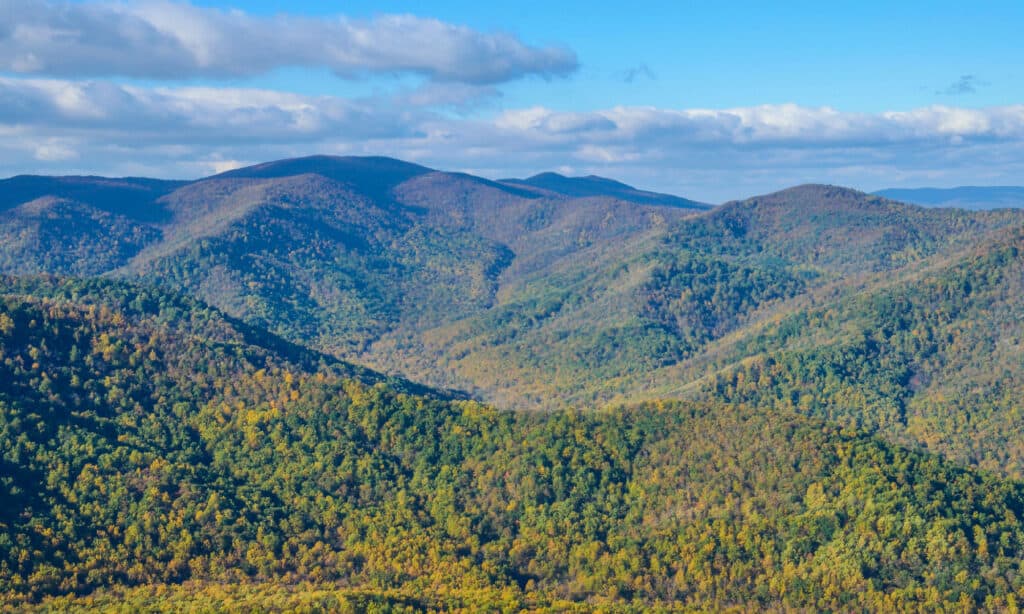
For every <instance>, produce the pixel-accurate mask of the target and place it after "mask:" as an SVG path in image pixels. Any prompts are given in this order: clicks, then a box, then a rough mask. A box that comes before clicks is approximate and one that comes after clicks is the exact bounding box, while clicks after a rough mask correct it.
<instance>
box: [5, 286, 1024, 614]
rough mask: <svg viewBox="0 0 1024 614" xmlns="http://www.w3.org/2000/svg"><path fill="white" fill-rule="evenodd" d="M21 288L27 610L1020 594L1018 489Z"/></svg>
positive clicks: (142, 297) (9, 430) (875, 454)
mask: <svg viewBox="0 0 1024 614" xmlns="http://www.w3.org/2000/svg"><path fill="white" fill-rule="evenodd" d="M2 282H3V283H2V284H0V357H2V360H0V373H2V377H0V467H2V472H0V493H2V497H3V501H4V505H3V506H2V507H0V593H2V594H3V595H4V602H5V604H6V605H7V606H8V607H11V608H15V609H32V608H33V607H37V608H38V609H40V610H62V611H63V610H69V609H71V610H74V609H89V608H93V609H95V608H101V609H103V608H110V607H116V608H119V609H132V610H135V609H148V610H152V609H159V610H181V609H188V608H200V609H211V608H213V609H217V608H235V609H237V608H243V609H256V610H268V609H271V610H272V609H307V610H308V609H314V610H315V609H330V610H338V609H342V608H346V607H348V608H352V609H356V610H359V609H389V608H390V609H400V608H405V609H410V608H411V609H413V610H417V609H420V610H422V609H444V610H452V609H469V610H495V609H499V610H500V609H506V610H521V609H528V610H538V611H552V612H553V611H565V610H566V609H573V608H576V609H579V608H593V607H601V608H608V609H612V610H623V611H650V610H662V609H679V608H688V609H721V608H725V607H730V608H738V609H743V610H750V609H757V610H761V609H773V608H774V609H809V608H813V609H832V610H850V609H855V610H876V611H890V610H892V609H893V608H899V607H915V608H919V609H922V610H936V609H950V608H953V607H954V606H955V607H957V608H966V609H977V608H991V609H996V610H1000V609H1010V608H1012V606H1013V605H1014V604H1015V597H1014V595H1015V594H1016V593H1017V592H1018V591H1020V590H1021V589H1024V584H1022V582H1024V580H1022V578H1024V575H1022V574H1021V573H1020V561H1021V560H1022V557H1024V552H1022V546H1021V544H1024V525H1022V523H1021V520H1020V519H1019V514H1020V510H1021V509H1024V485H1021V484H1020V483H1018V482H1014V481H1011V480H1005V479H1001V478H998V477H995V476H994V475H992V474H990V473H982V472H977V471H973V470H967V469H962V468H959V467H956V466H955V465H952V464H950V463H948V462H946V461H943V460H942V459H940V458H938V457H937V456H934V455H929V454H926V453H922V452H918V451H912V450H907V449H904V448H900V447H898V446H893V445H891V444H888V443H886V442H884V441H881V440H879V439H877V438H874V437H872V436H870V435H868V434H865V433H861V432H857V431H855V430H852V429H845V428H842V427H837V426H831V425H829V424H827V423H825V422H822V421H820V420H816V419H812V418H807V417H804V416H800V415H797V414H795V413H793V412H787V411H783V410H779V411H774V412H765V411H761V410H758V409H755V408H752V407H746V406H742V405H723V404H719V403H710V404H704V403H680V402H673V403H664V402H662V403H651V404H641V405H637V406H632V407H618V408H614V409H609V410H606V411H600V412H586V413H580V412H571V411H569V412H564V411H556V412H548V413H516V412H502V411H499V410H496V409H493V408H489V407H486V406H483V405H480V404H479V403H476V402H473V401H463V400H454V399H451V398H450V397H448V396H446V395H444V394H438V393H432V392H430V391H428V390H419V391H410V392H400V391H398V390H396V389H395V388H394V386H395V385H396V384H398V385H401V382H383V381H381V380H380V379H378V376H376V375H375V374H372V373H368V372H365V371H359V370H358V369H356V370H353V368H352V367H350V366H347V365H344V364H341V363H337V362H336V361H332V360H331V359H329V358H327V357H325V356H323V355H317V354H315V353H312V352H310V351H309V350H305V349H302V348H299V347H296V346H291V345H288V344H285V343H283V342H281V341H280V340H276V339H275V338H274V337H273V336H272V335H269V334H267V333H265V332H261V331H257V330H254V329H246V328H245V327H240V326H239V325H238V324H237V323H235V322H233V321H232V320H231V319H230V318H227V317H225V316H224V315H223V314H221V313H220V312H218V311H217V310H215V309H211V308H210V307H208V306H206V305H203V304H202V303H199V302H196V301H193V300H191V299H188V298H186V297H182V296H180V295H174V294H166V293H163V292H160V291H159V290H154V289H150V288H145V287H141V286H136V285H131V284H125V283H123V282H113V281H108V280H89V281H73V280H71V281H62V280H55V279H52V278H21V279H10V278H5V279H3V280H2ZM396 562H400V564H396Z"/></svg>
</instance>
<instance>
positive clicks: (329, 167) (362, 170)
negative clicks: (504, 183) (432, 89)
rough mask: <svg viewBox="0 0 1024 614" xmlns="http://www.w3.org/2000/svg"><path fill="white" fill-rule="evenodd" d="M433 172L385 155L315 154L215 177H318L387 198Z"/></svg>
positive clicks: (233, 171)
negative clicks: (392, 192) (394, 188)
mask: <svg viewBox="0 0 1024 614" xmlns="http://www.w3.org/2000/svg"><path fill="white" fill-rule="evenodd" d="M432 172H434V170H433V169H430V168H427V167H425V166H420V165H419V164H413V163H412V162H404V161H402V160H397V159H395V158H387V157H384V156H327V155H314V156H306V157H302V158H287V159H285V160H276V161H274V162H264V163H262V164H256V165H253V166H246V167H244V168H238V169H234V170H230V171H227V172H224V173H220V174H218V175H214V176H213V177H211V179H212V178H247V179H250V178H251V179H272V178H280V177H291V176H295V175H307V174H316V175H322V176H324V177H327V178H328V179H333V180H335V181H339V182H341V183H347V184H358V185H359V186H360V187H361V188H363V189H364V191H367V192H368V193H372V194H373V195H375V196H383V195H386V194H387V193H388V192H390V190H391V189H392V188H393V187H395V186H396V185H398V184H400V183H402V182H404V181H407V180H409V179H412V178H413V177H416V176H419V175H425V174H427V173H432Z"/></svg>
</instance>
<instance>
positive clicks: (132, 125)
mask: <svg viewBox="0 0 1024 614" xmlns="http://www.w3.org/2000/svg"><path fill="white" fill-rule="evenodd" d="M485 89H486V88H485ZM478 91H479V90H477V88H474V87H467V88H463V92H464V94H465V96H467V97H468V98H470V99H471V98H472V97H473V96H474V95H476V94H477V92H478ZM416 93H417V92H413V93H412V94H410V93H409V92H402V93H399V94H397V95H395V96H393V97H388V96H380V97H376V98H371V99H346V98H339V97H329V96H304V95H299V94H293V93H286V92H277V91H269V90H257V89H224V88H208V87H181V88H173V87H158V88H143V87H137V86H126V85H116V84H112V83H104V82H70V81H63V80H56V79H23V78H0V134H2V135H4V136H5V138H4V139H3V140H2V142H0V175H2V174H14V173H19V172H52V173H65V172H91V173H100V174H148V175H159V176H177V177H194V176H198V175H202V174H206V173H211V172H213V171H216V170H220V169H223V168H227V167H228V166H230V165H235V164H241V163H242V161H266V160H271V159H276V158H282V157H288V156H295V155H306V154H311V153H328V154H353V155H360V154H375V155H392V156H396V157H401V158H405V159H410V160H413V161H417V162H421V163H424V164H427V165H430V166H435V167H439V168H446V169H452V170H462V169H477V170H479V169H490V171H489V174H490V175H491V176H493V177H498V176H512V175H527V174H532V173H534V172H537V171H542V170H550V169H553V168H558V167H561V166H564V165H567V164H568V165H571V166H572V167H573V168H575V169H577V171H578V172H580V173H584V174H589V173H595V174H601V175H607V176H612V177H615V178H618V179H622V180H625V181H632V182H634V183H636V184H638V185H640V186H641V187H645V188H651V189H662V190H666V191H673V192H677V193H680V194H683V195H686V196H690V197H694V198H702V199H706V200H712V201H714V200H721V199H724V198H727V197H733V196H744V195H749V194H751V193H754V192H757V191H766V190H768V189H774V188H781V187H785V186H786V185H791V184H796V183H804V182H810V181H827V182H836V183H843V184H847V185H852V186H854V187H862V188H871V189H876V188H881V187H886V186H887V185H890V184H894V185H895V184H904V185H905V184H907V183H912V182H914V181H921V182H926V183H944V184H950V183H957V182H959V183H970V182H972V181H974V182H985V183H996V182H1004V183H1019V181H1020V179H1019V177H1020V176H1021V172H1022V171H1024V105H1015V106H1005V107H992V108H985V109H963V108H957V107H949V106H932V107H926V108H922V109H914V110H909V111H892V112H884V113H874V114H868V113H847V112H844V111H840V110H836V109H832V108H827V107H826V108H811V107H802V106H798V105H776V106H758V107H744V108H733V109H659V108H653V107H616V108H612V109H605V110H599V111H593V112H585V113H584V112H571V113H570V112H558V111H554V110H551V109H546V108H543V107H533V108H526V109H513V110H508V111H504V112H502V113H499V114H497V115H496V116H495V117H492V118H482V117H479V116H474V117H462V116H453V115H450V114H444V113H439V112H436V111H433V110H431V107H430V106H428V107H419V106H415V105H411V104H410V98H411V96H413V95H415V94H416ZM428 93H429V92H428ZM458 99H459V97H458V96H456V97H455V98H453V100H458ZM438 100H440V101H441V104H443V103H444V102H445V101H444V99H443V98H441V99H431V100H430V101H429V102H430V103H432V104H434V103H437V101H438ZM76 156H77V157H76ZM940 178H944V179H940Z"/></svg>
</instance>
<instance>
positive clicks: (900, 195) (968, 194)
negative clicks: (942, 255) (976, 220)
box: [875, 186, 1024, 210]
mask: <svg viewBox="0 0 1024 614" xmlns="http://www.w3.org/2000/svg"><path fill="white" fill-rule="evenodd" d="M875 194H877V195H879V196H884V197H886V198H891V199H893V200H899V201H902V202H906V203H913V204H915V205H922V206H925V207H958V208H960V209H973V210H978V209H1003V208H1015V209H1020V208H1024V187H1019V186H961V187H958V188H890V189H887V190H879V191H878V192H875Z"/></svg>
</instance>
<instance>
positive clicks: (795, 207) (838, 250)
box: [374, 186, 1024, 408]
mask: <svg viewBox="0 0 1024 614" xmlns="http://www.w3.org/2000/svg"><path fill="white" fill-rule="evenodd" d="M1019 224H1024V215H1021V213H1020V212H1016V211H1005V212H984V213H971V212H965V211H954V210H933V209H924V208H920V207H913V206H908V205H903V204H900V203H895V202H892V201H887V200H885V199H882V198H879V197H874V196H870V195H866V194H863V193H860V192H856V191H853V190H847V189H844V188H836V187H832V186H803V187H799V188H794V189H791V190H785V191H783V192H779V193H776V194H771V195H766V196H761V197H756V198H752V199H749V200H746V201H738V202H734V203H728V204H726V205H723V206H721V207H718V208H716V209H715V210H713V211H710V212H708V213H704V214H701V215H698V216H692V217H688V218H685V219H682V220H679V221H677V222H675V223H673V224H670V225H667V226H666V227H665V228H664V229H662V230H661V231H659V232H655V233H652V234H650V235H647V236H645V237H638V238H637V240H634V241H633V242H631V243H628V244H619V245H615V246H608V245H605V246H603V247H601V248H596V247H595V248H592V249H590V250H588V251H583V252H581V256H580V257H576V258H573V259H570V260H568V261H566V262H563V263H561V265H560V266H556V267H551V268H548V269H545V270H542V271H539V272H536V273H535V274H531V275H528V276H524V277H523V278H521V279H516V280H512V281H509V282H507V283H506V284H504V285H503V287H502V290H501V292H500V294H499V297H498V302H497V303H496V304H495V305H494V306H493V307H491V308H490V309H488V310H487V311H486V312H483V313H481V314H479V315H475V316H472V317H469V318H464V319H461V320H459V321H457V322H454V323H452V324H448V325H444V326H442V327H438V328H437V329H434V330H430V331H426V332H424V333H422V334H421V335H420V337H419V340H416V341H412V342H406V343H404V344H403V343H400V342H395V343H393V344H388V343H386V342H387V341H388V337H385V340H384V342H382V343H380V344H378V346H374V347H379V351H380V355H382V356H384V359H383V360H381V362H378V363H375V364H377V365H378V366H379V367H382V368H385V370H395V371H398V372H402V373H405V374H407V375H408V376H411V377H412V378H413V379H417V380H420V381H429V382H434V383H437V384H440V383H443V384H445V385H448V386H454V387H459V388H464V389H467V390H475V391H477V392H478V393H479V394H482V395H483V396H484V398H488V399H491V400H493V401H495V402H498V403H499V404H502V405H505V406H517V407H534V408H538V407H545V406H548V407H550V406H551V405H556V404H559V403H566V402H567V403H568V404H569V405H589V404H594V403H597V404H601V403H604V402H608V401H613V400H618V401H624V400H627V399H631V398H635V397H636V395H637V394H640V393H641V392H642V391H644V390H649V389H656V390H659V391H662V393H667V394H670V395H671V394H676V393H674V392H672V391H678V390H680V389H685V388H686V387H687V386H688V385H689V384H690V383H691V382H693V381H696V380H699V379H700V378H701V377H703V376H704V375H705V374H704V373H700V372H692V373H691V374H690V375H687V376H685V377H688V378H689V379H682V380H681V379H680V378H681V377H683V376H681V375H680V373H679V370H680V369H681V368H682V367H681V365H684V364H690V363H691V362H694V361H699V360H701V359H702V358H703V357H705V356H707V355H713V354H714V352H717V351H718V350H717V346H718V344H719V340H722V339H725V338H727V337H730V336H733V335H738V334H742V333H743V331H744V330H751V331H756V330H758V328H757V327H758V323H759V322H761V321H763V320H765V319H770V318H774V317H776V316H777V315H780V314H785V313H787V311H788V310H793V309H797V308H803V307H802V305H803V303H804V302H806V301H809V300H825V299H819V298H817V297H818V296H819V295H824V296H826V297H828V300H832V301H836V300H843V299H845V297H848V296H853V295H856V294H857V293H860V292H863V291H864V289H865V288H866V287H871V286H873V285H875V284H880V283H884V282H886V281H888V280H891V279H892V278H893V276H894V274H895V272H897V271H903V270H907V271H915V270H918V269H919V268H921V267H923V266H925V265H926V263H928V262H932V261H935V262H938V261H942V260H943V259H946V258H950V257H952V255H953V254H956V253H957V252H958V250H963V249H968V248H970V247H971V246H972V245H975V244H977V243H979V242H983V241H984V240H985V237H988V236H990V235H991V234H992V233H996V232H999V229H1001V228H1009V227H1014V226H1016V225H1019ZM418 344H421V345H418ZM777 349H781V348H777ZM419 357H429V359H427V360H420V359H419Z"/></svg>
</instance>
